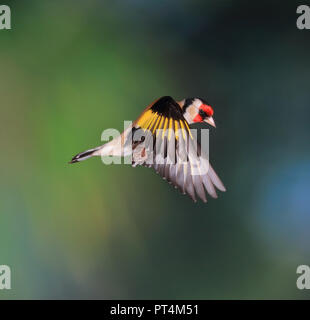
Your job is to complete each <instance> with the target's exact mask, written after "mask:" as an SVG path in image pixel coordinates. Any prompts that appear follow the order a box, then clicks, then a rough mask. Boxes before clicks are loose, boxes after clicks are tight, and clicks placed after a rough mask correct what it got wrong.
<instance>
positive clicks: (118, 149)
mask: <svg viewBox="0 0 310 320" xmlns="http://www.w3.org/2000/svg"><path fill="white" fill-rule="evenodd" d="M213 114H214V110H213V108H212V107H211V106H210V105H209V104H208V103H207V102H206V101H205V100H203V99H201V98H187V99H183V100H182V101H179V102H177V101H175V100H174V99H173V98H171V97H169V96H165V97H162V98H160V99H157V100H155V101H154V102H153V103H151V104H150V105H149V106H147V107H146V108H145V110H144V111H143V112H142V113H141V115H140V116H139V117H138V118H137V119H136V120H135V121H134V122H133V123H132V125H131V126H129V127H128V128H127V129H126V130H125V131H124V132H123V133H122V134H121V135H119V136H118V137H116V138H114V139H113V140H111V141H110V142H108V143H106V144H104V145H102V146H99V147H97V148H94V149H89V150H87V151H84V152H81V153H79V154H77V155H76V156H74V157H73V158H72V160H71V161H70V162H69V163H76V162H80V161H83V160H86V159H88V158H90V157H93V156H101V157H104V156H116V157H120V156H121V157H126V156H131V157H132V159H131V163H132V165H133V166H136V165H142V166H146V167H151V168H153V169H155V171H156V172H157V173H159V174H160V175H161V176H162V178H163V179H165V180H167V181H168V182H169V183H170V184H172V185H173V186H174V187H175V188H178V189H179V190H180V191H181V192H182V193H183V194H188V195H189V196H190V197H191V198H192V200H193V201H195V202H196V196H198V197H199V198H200V199H201V200H202V201H204V202H207V197H206V193H205V191H207V193H208V194H209V195H210V196H211V197H212V198H217V193H216V188H217V189H219V190H220V191H223V192H224V191H226V189H225V187H224V185H223V183H222V181H221V180H220V178H219V177H218V176H217V174H216V173H215V171H214V170H213V168H212V167H211V165H210V164H209V159H208V158H207V157H206V155H205V153H204V152H203V150H202V149H203V148H202V147H201V145H200V144H199V143H198V142H197V139H195V137H194V134H193V130H192V129H190V127H189V125H191V124H193V123H208V124H209V125H211V126H213V127H215V122H214V119H213Z"/></svg>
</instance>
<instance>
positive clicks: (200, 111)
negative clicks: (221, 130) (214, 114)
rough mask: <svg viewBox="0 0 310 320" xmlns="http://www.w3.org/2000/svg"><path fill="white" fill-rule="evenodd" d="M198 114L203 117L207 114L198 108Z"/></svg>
mask: <svg viewBox="0 0 310 320" xmlns="http://www.w3.org/2000/svg"><path fill="white" fill-rule="evenodd" d="M199 115H200V116H201V117H203V118H205V117H206V116H207V115H206V113H205V112H204V111H203V110H202V109H199Z"/></svg>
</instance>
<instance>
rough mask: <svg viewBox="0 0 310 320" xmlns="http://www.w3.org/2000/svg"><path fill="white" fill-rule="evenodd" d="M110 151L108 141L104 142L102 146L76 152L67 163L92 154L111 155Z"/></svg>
mask: <svg viewBox="0 0 310 320" xmlns="http://www.w3.org/2000/svg"><path fill="white" fill-rule="evenodd" d="M112 151H113V146H112V145H110V143H106V144H104V145H103V146H99V147H97V148H93V149H89V150H86V151H84V152H81V153H78V154H77V155H76V156H74V157H73V158H72V160H71V161H70V162H69V163H76V162H80V161H84V160H86V159H88V158H91V157H94V156H109V155H112Z"/></svg>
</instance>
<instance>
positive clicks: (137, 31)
mask: <svg viewBox="0 0 310 320" xmlns="http://www.w3.org/2000/svg"><path fill="white" fill-rule="evenodd" d="M5 2H6V3H5V4H8V5H10V7H11V10H12V30H0V70H1V77H0V99H1V101H0V108H1V109H0V110H1V118H0V119H1V126H0V130H1V140H0V141H1V181H0V210H1V212H0V265H1V264H6V265H9V266H10V267H11V270H12V290H10V291H8V290H3V291H0V299H17V298H19V299H53V298H58V299H77V298H86V299H89V298H95V299H129V298H130V299H136V298H139V299H151V298H157V299H159V298H160V299H167V298H169V299H218V298H221V299H253V298H263V299H270V298H279V299H283V298H285V299H287V298H304V299H307V298H309V297H310V293H309V292H306V291H300V290H298V289H297V288H296V279H297V275H296V268H297V266H298V265H301V264H308V265H309V264H310V245H309V244H310V200H309V190H310V148H309V140H310V125H309V120H310V108H309V104H310V90H309V80H310V77H309V76H310V59H309V53H310V31H306V30H304V31H300V30H298V29H297V28H296V19H297V14H296V8H297V2H294V1H258V2H253V1H242V0H234V1H229V0H227V1H224V0H221V1H215V0H212V1H211V0H209V1H190V0H172V1H158V0H157V1H142V0H132V1H120V0H117V1H113V2H112V1H99V0H97V1H95V0H91V1H82V0H79V1H77V0H75V1H73V0H65V1H58V0H57V1H55V0H53V1H47V0H40V1H39V0H38V1H32V0H31V1H30V0H28V1H5ZM301 3H304V2H301ZM301 3H299V4H301ZM163 95H171V96H173V97H174V98H175V99H183V98H184V97H192V96H201V97H203V98H205V99H207V100H208V101H209V102H210V104H211V105H212V106H213V107H214V109H215V121H216V123H217V129H216V130H213V129H211V131H210V138H211V140H210V141H211V145H210V157H211V163H212V164H213V166H214V168H215V170H216V171H217V172H218V174H219V175H220V177H221V178H222V180H223V182H224V183H225V185H226V187H227V192H226V193H221V194H220V195H219V198H218V199H217V200H216V201H214V200H210V201H209V202H208V203H207V204H203V203H202V202H201V203H197V204H194V203H193V202H192V201H191V200H190V199H189V198H188V197H185V196H182V195H181V194H179V193H178V191H176V190H174V189H173V188H172V187H171V186H170V185H168V184H167V183H166V182H163V181H162V179H161V178H160V177H158V176H157V175H156V174H155V172H153V171H152V170H150V169H146V168H141V167H139V168H131V167H130V166H129V165H122V166H119V165H114V166H104V165H103V164H102V162H101V161H100V159H99V158H96V159H91V160H89V161H86V162H83V163H80V164H76V165H73V166H69V165H68V164H67V162H68V161H69V160H70V159H71V157H72V156H73V155H75V154H76V153H78V152H80V151H83V150H85V149H87V148H89V147H94V146H96V145H99V144H101V141H100V136H101V133H102V131H103V130H104V129H107V128H117V129H118V130H122V127H123V120H134V119H135V118H136V117H137V116H138V115H139V113H140V112H141V111H142V110H143V108H144V107H145V106H146V105H148V104H149V103H150V102H151V101H153V100H154V99H156V98H158V97H160V96H163Z"/></svg>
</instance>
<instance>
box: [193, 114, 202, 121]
mask: <svg viewBox="0 0 310 320" xmlns="http://www.w3.org/2000/svg"><path fill="white" fill-rule="evenodd" d="M193 121H194V122H202V121H203V118H202V116H201V115H200V114H197V116H196V117H195V118H194V119H193Z"/></svg>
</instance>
